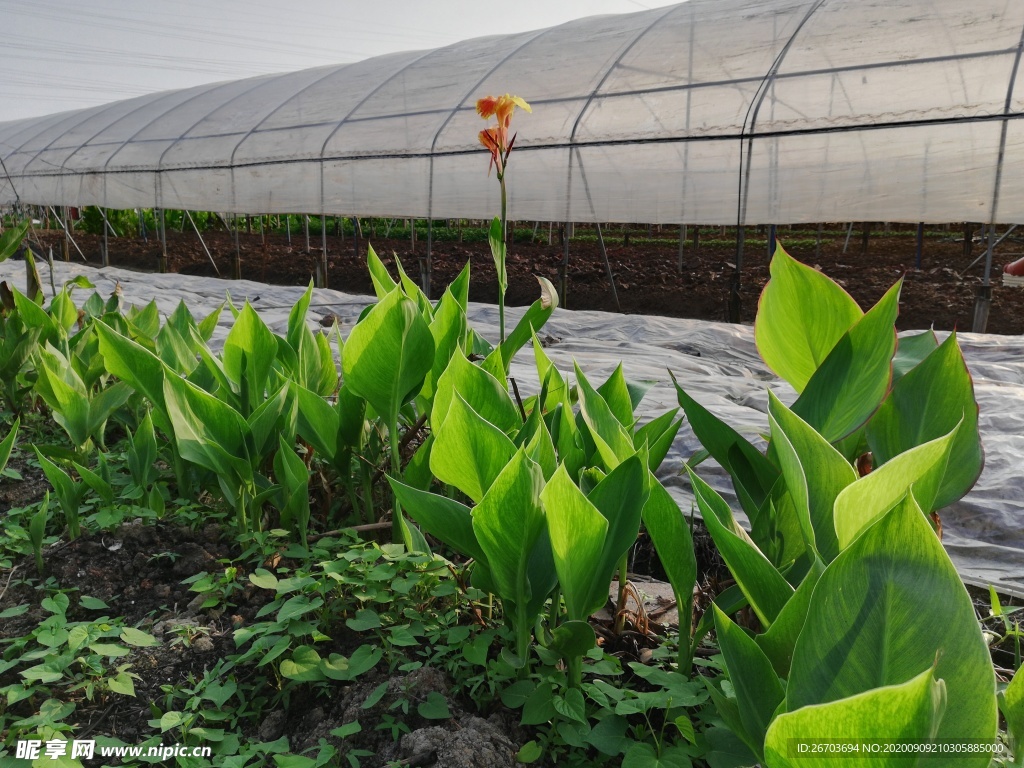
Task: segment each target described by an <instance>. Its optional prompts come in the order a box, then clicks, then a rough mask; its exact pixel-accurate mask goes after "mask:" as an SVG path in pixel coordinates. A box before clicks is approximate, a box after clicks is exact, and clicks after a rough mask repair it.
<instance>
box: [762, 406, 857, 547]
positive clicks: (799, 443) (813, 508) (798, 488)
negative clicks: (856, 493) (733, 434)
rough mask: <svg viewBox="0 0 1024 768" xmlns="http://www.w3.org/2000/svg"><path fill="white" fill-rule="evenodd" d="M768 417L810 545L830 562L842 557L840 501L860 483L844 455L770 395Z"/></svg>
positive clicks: (777, 451)
mask: <svg viewBox="0 0 1024 768" xmlns="http://www.w3.org/2000/svg"><path fill="white" fill-rule="evenodd" d="M768 413H769V417H768V418H769V422H770V424H771V431H772V445H773V446H774V447H775V451H776V456H777V458H778V461H779V465H780V466H781V467H782V474H783V477H785V479H786V487H787V488H788V490H789V492H790V494H791V495H792V498H793V502H794V504H795V505H796V509H797V514H798V517H799V520H800V523H801V528H802V530H803V533H804V537H805V541H806V543H807V544H808V545H809V546H810V547H812V548H813V549H814V551H815V552H817V553H819V554H820V555H821V556H822V558H824V559H825V560H826V562H831V561H832V560H833V559H834V558H835V556H836V555H838V554H839V541H838V540H837V539H836V527H835V520H834V517H833V509H834V507H835V501H836V497H838V496H839V494H840V492H841V491H842V490H843V489H844V488H846V487H847V486H848V485H850V484H852V483H854V482H855V481H856V480H857V472H856V470H854V468H853V467H852V466H851V465H850V463H849V462H848V461H847V460H846V459H845V458H844V457H843V455H842V454H841V453H839V451H837V450H836V449H835V448H833V447H832V445H831V444H830V443H829V442H828V441H827V440H825V438H823V437H822V436H821V435H820V434H818V433H817V432H816V431H815V430H814V429H813V428H812V427H811V426H810V425H809V424H808V423H807V422H805V421H804V420H803V419H801V418H800V417H799V416H797V415H796V414H795V413H793V411H791V410H790V409H789V408H787V407H786V406H785V405H783V403H782V401H781V400H779V399H778V398H777V397H776V396H775V395H774V393H772V392H771V390H769V391H768Z"/></svg>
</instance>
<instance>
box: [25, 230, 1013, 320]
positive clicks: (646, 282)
mask: <svg viewBox="0 0 1024 768" xmlns="http://www.w3.org/2000/svg"><path fill="white" fill-rule="evenodd" d="M830 226H834V227H835V228H834V229H832V228H829V229H826V231H825V233H824V236H823V238H822V241H821V245H820V249H819V248H818V246H817V244H816V234H817V233H816V230H814V229H805V230H795V229H794V230H791V229H788V228H785V227H783V228H780V229H779V233H778V237H779V241H780V242H781V243H782V244H783V246H784V247H786V248H787V249H788V250H789V252H790V253H791V254H792V255H793V256H795V257H796V258H798V259H800V260H802V261H805V262H806V263H809V264H812V265H814V266H817V267H819V268H820V269H821V270H822V271H823V272H825V273H826V274H827V275H829V276H830V277H832V278H833V279H835V280H838V281H839V282H840V284H842V285H843V286H844V287H845V288H846V289H847V290H848V291H849V292H850V293H851V294H852V295H853V297H854V298H855V299H856V300H857V301H858V302H859V303H860V304H861V305H862V306H864V307H868V306H870V305H871V304H873V303H874V302H875V301H877V300H878V299H879V298H880V297H881V296H882V294H883V293H884V292H885V291H886V290H887V289H888V288H889V287H890V286H891V285H892V284H893V283H894V282H895V281H896V280H898V279H899V278H900V277H901V276H905V284H904V287H903V293H902V302H901V310H900V313H901V314H900V320H899V323H898V324H899V327H900V328H901V329H911V328H927V327H929V326H934V327H935V328H936V329H939V330H952V329H954V328H958V329H959V330H961V331H969V330H971V327H972V324H973V317H974V303H975V296H976V293H977V290H978V288H979V286H980V285H981V273H982V269H983V260H982V261H981V262H979V263H977V264H975V265H974V266H973V267H970V269H968V267H969V266H970V265H971V263H972V262H973V261H975V259H977V257H978V256H980V255H982V253H983V245H982V244H981V243H980V241H979V242H974V243H972V244H971V245H970V252H969V253H968V252H966V251H965V248H964V242H963V227H962V225H950V226H949V227H948V228H946V227H936V228H931V229H929V230H927V232H926V236H925V238H924V245H923V250H922V260H921V269H915V259H916V244H915V237H914V229H915V228H914V227H912V226H906V225H901V226H900V227H896V226H895V225H893V227H892V228H891V229H890V230H889V231H882V230H881V228H879V230H878V231H873V232H872V233H871V236H870V239H869V241H868V244H867V250H866V252H865V251H864V250H863V240H862V234H861V230H860V228H857V229H856V231H855V232H854V234H853V237H852V238H850V241H849V245H848V246H847V247H846V250H845V253H844V245H845V241H846V231H845V229H842V228H840V225H830ZM328 230H329V232H330V233H331V234H330V236H329V237H328V238H327V251H328V254H327V261H328V285H329V287H331V288H335V289H338V290H342V291H347V292H351V293H371V292H372V286H371V283H370V279H369V276H368V274H367V270H366V246H367V243H368V242H372V244H373V247H374V249H375V250H376V251H377V253H378V254H379V255H380V256H381V257H382V258H385V259H386V258H387V257H388V256H390V255H391V254H393V253H397V255H398V256H399V257H400V258H401V260H402V262H403V264H404V265H405V266H406V269H407V270H408V271H409V273H410V274H411V275H413V276H414V277H418V275H419V270H420V265H421V264H423V263H425V261H426V243H425V240H424V238H422V236H421V237H420V239H419V240H418V241H417V243H416V247H415V250H414V249H413V247H412V243H411V242H410V241H409V240H408V239H404V240H395V239H384V238H383V237H369V232H366V234H367V235H368V237H366V238H361V239H359V240H358V241H357V240H356V239H355V238H353V237H352V236H351V234H349V235H348V236H347V237H345V238H344V239H342V238H341V237H339V236H338V235H335V234H334V231H335V230H334V229H333V228H332V227H330V225H329V227H328ZM442 230H443V226H439V229H438V231H439V232H441V231H442ZM692 231H693V229H692V228H691V229H690V233H691V237H692ZM531 232H532V228H531V229H530V230H526V229H525V228H520V230H519V231H518V235H517V241H516V243H515V244H514V245H513V246H511V247H510V249H509V263H508V272H509V290H508V294H507V301H508V303H509V304H510V305H517V304H519V305H522V304H529V303H531V302H532V301H533V300H534V299H536V298H537V296H538V289H537V284H536V281H535V280H534V278H533V275H540V276H543V277H547V278H548V279H549V280H551V281H552V282H553V283H555V284H556V285H558V284H559V280H560V271H561V264H562V259H563V249H562V247H561V245H559V239H558V234H557V231H556V232H555V233H554V234H553V235H552V244H551V245H549V244H548V232H547V229H546V227H542V228H541V229H540V230H539V231H538V233H537V234H538V238H537V239H536V240H535V241H534V242H529V236H530V233H531ZM576 234H577V236H578V237H577V238H576V239H573V240H572V241H571V244H570V253H569V266H568V270H567V275H566V283H567V289H568V300H567V302H566V304H567V306H568V307H569V308H572V309H599V310H607V311H616V304H615V300H614V299H613V296H612V292H611V288H610V284H609V280H608V276H607V271H606V269H605V266H604V263H603V260H602V257H601V252H600V249H599V247H598V244H597V242H596V236H595V234H596V233H595V232H594V231H593V230H592V229H590V228H583V227H580V228H577V230H576ZM604 234H605V238H606V244H607V251H608V259H609V262H610V265H611V270H612V272H613V274H614V275H615V281H616V288H617V291H618V299H619V305H620V309H621V311H622V312H626V313H631V314H655V315H667V316H673V317H691V318H699V319H705V320H725V319H727V300H728V293H729V291H728V288H729V283H730V279H731V276H732V272H733V264H735V262H736V246H735V233H734V230H733V229H731V228H729V229H726V230H724V231H723V230H721V229H720V228H710V227H705V228H702V229H701V233H700V242H699V245H698V247H697V248H696V249H694V247H693V242H692V239H687V241H686V244H685V249H684V253H683V270H682V271H681V272H680V271H679V269H678V262H679V246H678V229H677V228H675V227H672V228H665V229H664V230H661V231H659V229H658V228H653V229H652V230H651V231H650V233H649V234H650V237H648V231H647V230H646V229H644V230H639V229H633V230H632V231H631V232H630V238H629V243H628V244H624V243H623V231H622V230H621V229H620V228H619V227H614V228H612V229H610V230H606V231H605V232H604ZM203 237H204V240H205V242H206V245H207V247H208V248H209V249H210V252H211V253H212V255H213V260H214V262H215V263H216V265H217V269H216V270H215V269H214V267H213V265H212V264H211V262H210V260H209V259H208V258H207V256H206V253H205V252H204V250H203V247H202V245H201V243H200V242H199V239H198V238H197V237H196V236H195V234H194V233H189V232H184V233H181V232H174V231H171V232H169V233H168V257H169V258H168V262H169V263H168V269H169V271H172V272H180V273H183V274H191V275H211V276H213V275H217V274H219V275H220V276H222V277H230V276H232V274H233V269H234V264H233V262H234V254H235V248H234V238H233V236H232V234H231V233H229V232H227V231H224V230H220V231H210V232H207V233H204V235H203ZM439 237H440V235H439ZM40 239H41V240H42V242H43V244H44V246H49V245H54V253H55V254H58V257H59V254H60V252H61V251H60V247H61V245H62V242H63V237H62V236H61V235H60V234H58V233H55V232H50V233H46V232H41V233H40ZM75 239H76V242H77V243H78V245H79V247H80V248H81V249H82V251H83V252H84V253H85V255H86V256H87V257H88V260H89V262H90V263H93V264H97V265H98V264H99V262H100V257H99V253H100V246H101V243H100V238H99V237H98V236H93V235H88V234H84V233H78V232H76V233H75ZM109 243H110V245H109V249H110V257H109V261H110V264H111V265H112V266H118V267H128V268H132V269H140V270H146V271H155V270H157V269H158V266H159V257H160V245H159V243H158V242H157V241H156V240H155V239H153V238H150V240H149V242H148V243H147V242H144V241H142V240H139V239H129V238H110V240H109ZM320 243H321V240H320V238H319V236H314V237H313V238H312V245H313V250H312V252H311V253H306V252H305V241H304V238H302V237H301V236H299V235H296V234H293V237H292V243H291V245H289V244H288V242H287V239H286V238H285V236H284V235H276V234H268V235H266V236H265V237H264V236H263V235H260V234H258V233H256V234H251V235H250V234H245V233H242V234H241V235H240V236H239V244H240V266H241V275H242V277H244V278H246V279H251V280H258V281H262V282H268V283H275V284H283V285H305V284H306V283H308V282H309V280H310V279H311V277H312V276H313V275H314V273H315V271H316V269H317V264H318V262H319V261H320V258H321V253H320ZM1015 249H1017V250H1020V248H1019V246H1015V244H1014V240H1013V238H1012V237H1011V238H1009V239H1008V240H1007V242H1006V243H1004V244H1003V245H1001V246H1000V248H999V250H998V251H997V252H996V257H995V260H994V261H995V263H994V265H993V287H992V295H993V300H992V307H991V313H990V317H989V322H988V331H989V332H990V333H1003V334H1019V333H1024V290H1021V289H1016V288H1003V287H1002V285H1001V283H1000V279H999V274H1000V272H1001V270H1002V265H1003V263H1005V262H1006V261H1010V260H1013V259H1016V258H1017V257H1018V256H1019V254H1017V255H1009V251H1013V250H1015ZM431 251H432V259H433V278H432V293H433V294H434V297H435V298H436V297H437V296H438V295H440V291H442V290H443V289H444V286H445V285H447V284H448V283H449V282H450V281H451V280H452V279H454V277H455V276H456V275H457V274H458V272H459V270H460V269H461V268H462V267H463V265H464V264H465V263H466V261H470V262H471V263H472V270H473V279H472V283H471V287H470V298H471V299H472V300H474V301H494V300H495V297H496V295H497V287H496V281H495V272H494V264H493V261H492V259H491V255H490V251H489V250H488V246H487V244H486V243H485V242H458V241H457V240H442V239H437V238H435V239H434V241H433V244H432V249H431ZM71 252H72V255H73V256H74V258H75V259H76V260H77V259H78V258H80V257H79V256H78V254H77V252H76V251H74V249H72V251H71ZM768 261H769V259H768V253H767V247H766V235H765V234H763V233H761V234H758V233H757V232H754V231H750V230H748V232H747V240H746V247H745V253H744V266H743V271H742V287H741V291H740V296H741V308H742V311H741V317H742V320H743V321H744V322H752V321H753V319H754V314H755V312H756V310H757V298H758V296H759V295H760V291H761V289H762V288H763V286H764V283H765V282H766V281H767V279H768Z"/></svg>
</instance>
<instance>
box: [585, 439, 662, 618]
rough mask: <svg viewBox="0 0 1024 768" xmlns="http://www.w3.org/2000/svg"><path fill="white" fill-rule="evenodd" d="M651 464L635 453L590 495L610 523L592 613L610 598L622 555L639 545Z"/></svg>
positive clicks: (597, 570)
mask: <svg viewBox="0 0 1024 768" xmlns="http://www.w3.org/2000/svg"><path fill="white" fill-rule="evenodd" d="M647 476H648V470H647V464H646V462H645V461H644V460H642V459H641V458H640V456H639V455H636V454H634V455H633V456H630V457H629V458H628V459H626V460H625V461H623V462H622V463H621V464H619V466H617V467H616V468H615V469H613V470H612V471H611V472H609V473H608V475H607V476H606V477H605V478H604V479H603V480H601V481H600V482H599V483H598V484H597V485H596V486H595V487H594V489H593V490H592V491H590V492H589V493H588V494H587V500H588V501H590V503H591V504H593V505H594V506H595V507H596V508H597V510H598V511H599V512H600V513H601V514H602V515H604V517H605V519H606V520H607V521H608V531H607V533H606V535H605V539H604V546H603V548H602V550H601V559H600V561H599V562H598V564H597V566H596V568H595V571H594V574H593V577H592V578H591V589H592V593H591V598H590V600H591V604H592V605H593V606H594V607H593V608H592V609H591V612H593V611H596V610H598V609H599V608H600V607H601V606H602V605H604V603H605V602H606V601H607V599H608V585H609V584H610V583H611V580H612V574H613V573H614V572H615V569H616V568H617V567H618V566H619V564H620V562H621V560H622V556H623V555H625V554H626V552H628V551H629V548H630V547H632V546H633V545H634V544H635V543H636V537H637V534H638V533H639V531H640V520H641V513H642V511H643V508H644V505H645V504H646V503H647V498H648V496H649V495H650V490H649V484H648V483H647Z"/></svg>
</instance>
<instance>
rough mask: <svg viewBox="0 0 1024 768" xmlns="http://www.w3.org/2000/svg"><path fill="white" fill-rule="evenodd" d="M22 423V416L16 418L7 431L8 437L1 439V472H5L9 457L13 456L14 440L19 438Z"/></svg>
mask: <svg viewBox="0 0 1024 768" xmlns="http://www.w3.org/2000/svg"><path fill="white" fill-rule="evenodd" d="M20 425H21V418H20V417H19V418H16V419H15V420H14V423H13V424H11V429H10V431H9V432H8V433H7V437H5V438H4V439H3V440H0V474H2V473H3V471H4V468H5V467H6V466H7V461H8V459H10V458H11V449H13V448H14V441H15V440H17V439H18V427H19V426H20Z"/></svg>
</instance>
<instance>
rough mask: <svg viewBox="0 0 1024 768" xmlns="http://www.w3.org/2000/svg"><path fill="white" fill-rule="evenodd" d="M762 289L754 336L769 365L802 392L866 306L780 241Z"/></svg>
mask: <svg viewBox="0 0 1024 768" xmlns="http://www.w3.org/2000/svg"><path fill="white" fill-rule="evenodd" d="M770 271H771V279H770V280H769V281H768V284H767V285H766V286H765V287H764V291H763V292H762V293H761V300H760V304H759V305H758V309H757V320H756V321H755V323H754V339H755V340H756V342H757V349H758V351H759V352H760V353H761V357H762V358H763V359H764V361H765V362H766V363H767V364H768V367H769V368H771V369H772V370H773V371H775V372H776V373H777V374H778V375H779V376H781V377H782V378H783V379H785V380H786V381H788V382H789V383H790V384H792V385H793V388H794V389H796V391H797V392H802V391H803V389H804V387H805V386H806V385H807V382H808V381H810V379H811V376H812V375H813V374H814V372H815V371H816V370H817V369H818V367H819V366H820V365H821V364H822V363H823V362H824V361H825V358H826V357H828V354H829V352H831V351H832V348H833V347H834V346H835V345H836V342H838V341H839V340H840V339H841V338H842V337H843V335H844V334H845V333H846V332H847V331H848V330H850V328H851V327H852V326H853V324H854V323H856V322H857V321H858V320H860V318H861V315H862V312H861V310H860V307H858V306H857V302H855V301H854V300H853V299H852V298H851V297H850V294H848V293H847V292H846V291H844V290H843V289H842V288H840V287H839V286H838V285H836V283H834V282H833V281H832V280H830V279H829V278H828V277H826V276H825V275H823V274H822V273H821V272H819V271H818V270H816V269H811V268H810V267H808V266H806V265H804V264H801V263H800V262H798V261H796V260H795V259H793V258H792V257H791V256H790V255H789V254H788V253H786V252H785V251H784V250H783V249H782V246H781V245H780V246H778V248H777V249H776V251H775V256H774V258H773V259H772V263H771V267H770Z"/></svg>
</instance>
